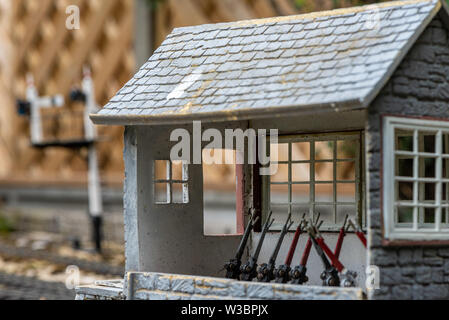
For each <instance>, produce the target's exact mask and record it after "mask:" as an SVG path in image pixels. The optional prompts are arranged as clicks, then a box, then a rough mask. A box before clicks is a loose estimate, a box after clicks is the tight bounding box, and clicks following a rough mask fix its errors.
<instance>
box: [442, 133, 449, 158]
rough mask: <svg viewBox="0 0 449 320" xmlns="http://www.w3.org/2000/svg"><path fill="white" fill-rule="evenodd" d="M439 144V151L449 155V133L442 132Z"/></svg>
mask: <svg viewBox="0 0 449 320" xmlns="http://www.w3.org/2000/svg"><path fill="white" fill-rule="evenodd" d="M441 143H442V148H441V150H442V151H443V153H444V154H449V133H448V132H443V135H442V140H441Z"/></svg>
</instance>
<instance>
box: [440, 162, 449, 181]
mask: <svg viewBox="0 0 449 320" xmlns="http://www.w3.org/2000/svg"><path fill="white" fill-rule="evenodd" d="M442 163H443V170H442V173H441V174H442V177H443V178H445V179H448V178H449V159H443V160H442Z"/></svg>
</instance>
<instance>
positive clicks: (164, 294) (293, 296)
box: [125, 273, 363, 300]
mask: <svg viewBox="0 0 449 320" xmlns="http://www.w3.org/2000/svg"><path fill="white" fill-rule="evenodd" d="M125 295H126V298H127V299H129V300H232V299H238V300H242V299H253V300H266V299H269V300H279V299H282V300H362V299H363V293H362V290H361V289H358V288H330V287H311V286H295V285H284V284H274V283H257V282H252V283H251V282H243V281H242V282H239V281H235V280H228V279H217V278H206V277H196V276H195V277H189V276H179V275H169V274H158V273H129V274H128V275H127V277H126V281H125Z"/></svg>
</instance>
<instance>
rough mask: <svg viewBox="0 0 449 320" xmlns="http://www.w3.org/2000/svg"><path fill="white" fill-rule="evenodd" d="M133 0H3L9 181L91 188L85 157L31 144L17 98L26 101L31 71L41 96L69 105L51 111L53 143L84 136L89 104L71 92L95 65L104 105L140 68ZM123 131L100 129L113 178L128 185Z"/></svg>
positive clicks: (2, 85)
mask: <svg viewBox="0 0 449 320" xmlns="http://www.w3.org/2000/svg"><path fill="white" fill-rule="evenodd" d="M69 5H77V6H79V8H80V17H81V29H80V30H68V29H67V28H66V19H67V17H68V15H67V14H66V8H67V6H69ZM133 22H134V1H133V0H125V1H123V0H108V1H98V0H97V1H89V0H67V1H60V0H57V1H56V0H44V1H34V0H15V1H8V0H2V1H0V25H1V26H2V27H1V31H0V33H1V35H0V40H1V48H2V50H1V57H0V65H1V68H0V79H1V80H0V102H1V104H2V113H1V114H0V138H1V139H0V155H1V157H0V159H1V160H0V179H1V180H2V181H6V182H24V183H26V184H30V183H31V182H33V181H36V182H40V183H41V182H58V183H60V182H64V181H66V182H67V183H69V184H72V185H73V184H77V183H85V181H86V178H85V175H84V174H80V172H84V171H86V170H87V168H86V163H85V161H84V159H83V157H84V155H83V154H80V153H79V152H77V151H73V152H72V151H66V150H58V149H48V150H42V151H37V150H35V149H33V148H32V147H31V146H30V138H29V121H28V120H27V119H25V118H22V117H19V116H18V115H17V114H16V105H15V99H16V98H24V97H25V90H26V74H27V73H31V74H32V75H33V76H34V78H35V82H36V86H37V88H38V91H39V94H40V95H42V96H44V95H54V94H63V95H64V96H65V100H66V105H65V106H64V108H62V109H58V110H44V111H43V119H44V120H43V122H44V123H43V129H44V137H45V139H51V140H54V139H61V140H64V139H80V138H82V137H83V134H84V133H83V113H82V112H83V110H84V106H83V105H82V104H75V103H71V102H70V99H69V92H70V89H71V88H72V87H73V86H75V85H78V86H80V84H81V80H82V69H83V66H84V65H87V66H90V67H91V69H92V76H93V79H94V85H95V90H96V100H97V103H98V104H99V105H100V106H102V105H103V104H105V103H106V102H107V101H108V99H110V97H111V96H112V95H113V94H115V93H116V92H117V90H118V89H120V87H121V86H122V85H123V84H124V83H125V82H126V81H127V80H128V79H129V78H130V77H131V76H132V74H133V72H134V71H135V62H134V54H133ZM122 133H123V130H122V129H121V128H100V132H99V134H100V136H102V137H106V141H104V142H101V143H100V144H99V145H98V149H99V163H100V167H101V170H102V171H103V172H105V173H106V175H105V176H104V180H105V181H112V182H116V183H121V179H122V176H123V175H122V171H123V164H122V163H123V161H122V145H123V143H122Z"/></svg>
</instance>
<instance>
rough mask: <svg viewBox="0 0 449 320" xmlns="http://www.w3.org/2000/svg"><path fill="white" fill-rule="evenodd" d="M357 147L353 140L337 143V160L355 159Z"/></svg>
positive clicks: (356, 142)
mask: <svg viewBox="0 0 449 320" xmlns="http://www.w3.org/2000/svg"><path fill="white" fill-rule="evenodd" d="M357 147H358V141H355V140H343V141H337V159H355V157H356V153H357Z"/></svg>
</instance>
